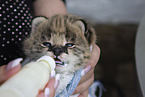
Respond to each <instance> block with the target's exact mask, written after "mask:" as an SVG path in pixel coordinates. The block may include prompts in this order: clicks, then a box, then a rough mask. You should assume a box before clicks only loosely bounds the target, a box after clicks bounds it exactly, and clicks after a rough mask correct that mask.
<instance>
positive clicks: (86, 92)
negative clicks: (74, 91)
mask: <svg viewBox="0 0 145 97" xmlns="http://www.w3.org/2000/svg"><path fill="white" fill-rule="evenodd" d="M88 94H89V89H87V90H86V91H84V92H83V93H80V94H79V96H78V97H88Z"/></svg>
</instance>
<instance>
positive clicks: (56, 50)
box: [52, 47, 63, 56]
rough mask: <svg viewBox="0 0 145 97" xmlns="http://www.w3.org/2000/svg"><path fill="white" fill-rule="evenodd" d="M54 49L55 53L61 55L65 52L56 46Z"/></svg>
mask: <svg viewBox="0 0 145 97" xmlns="http://www.w3.org/2000/svg"><path fill="white" fill-rule="evenodd" d="M52 51H53V53H54V55H56V56H59V55H60V54H61V53H62V52H63V49H62V48H58V47H57V48H54V49H53V50H52Z"/></svg>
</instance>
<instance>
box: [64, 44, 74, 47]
mask: <svg viewBox="0 0 145 97" xmlns="http://www.w3.org/2000/svg"><path fill="white" fill-rule="evenodd" d="M65 46H66V47H73V46H74V44H73V43H67V44H65Z"/></svg>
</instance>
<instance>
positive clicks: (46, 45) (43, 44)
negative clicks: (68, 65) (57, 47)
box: [41, 42, 51, 47]
mask: <svg viewBox="0 0 145 97" xmlns="http://www.w3.org/2000/svg"><path fill="white" fill-rule="evenodd" d="M41 46H43V47H50V46H51V43H50V42H43V43H42V45H41Z"/></svg>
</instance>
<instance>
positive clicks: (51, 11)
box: [33, 0, 67, 17]
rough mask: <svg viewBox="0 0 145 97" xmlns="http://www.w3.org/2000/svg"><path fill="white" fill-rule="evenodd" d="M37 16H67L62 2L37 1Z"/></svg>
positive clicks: (51, 0)
mask: <svg viewBox="0 0 145 97" xmlns="http://www.w3.org/2000/svg"><path fill="white" fill-rule="evenodd" d="M33 8H34V15H35V16H46V17H52V16H54V15H56V14H66V13H67V11H66V7H65V5H64V3H63V1H62V0H35V1H34V3H33Z"/></svg>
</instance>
